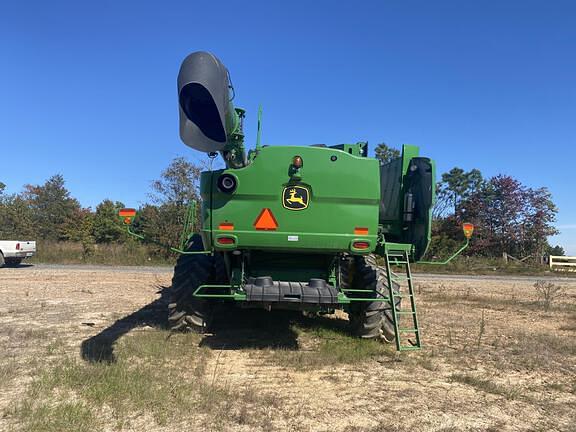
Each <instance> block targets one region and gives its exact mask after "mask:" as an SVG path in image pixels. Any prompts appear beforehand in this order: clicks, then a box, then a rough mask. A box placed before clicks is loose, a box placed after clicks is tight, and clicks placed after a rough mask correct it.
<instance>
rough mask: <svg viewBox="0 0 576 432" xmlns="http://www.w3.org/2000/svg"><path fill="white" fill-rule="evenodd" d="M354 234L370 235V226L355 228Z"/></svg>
mask: <svg viewBox="0 0 576 432" xmlns="http://www.w3.org/2000/svg"><path fill="white" fill-rule="evenodd" d="M354 234H356V235H368V228H360V227H356V228H354Z"/></svg>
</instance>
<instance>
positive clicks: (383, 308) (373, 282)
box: [344, 255, 401, 343]
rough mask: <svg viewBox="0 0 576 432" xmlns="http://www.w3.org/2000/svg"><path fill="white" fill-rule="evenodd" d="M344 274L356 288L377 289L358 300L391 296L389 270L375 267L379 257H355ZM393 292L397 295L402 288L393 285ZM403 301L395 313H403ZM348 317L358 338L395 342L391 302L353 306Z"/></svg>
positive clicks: (361, 303)
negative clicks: (399, 311)
mask: <svg viewBox="0 0 576 432" xmlns="http://www.w3.org/2000/svg"><path fill="white" fill-rule="evenodd" d="M344 267H345V266H344ZM345 273H347V274H348V281H349V283H350V284H351V286H353V287H354V288H357V289H371V290H374V293H373V294H368V293H366V294H364V293H357V294H355V295H357V296H358V297H367V298H376V297H382V296H384V297H388V295H389V291H388V279H387V277H386V271H385V270H384V269H383V268H381V267H379V266H378V265H377V264H376V258H375V257H374V256H373V255H369V256H366V257H363V256H355V257H353V258H352V259H351V260H350V262H349V267H348V268H347V270H346V271H345ZM393 289H394V292H396V293H397V292H398V290H399V285H398V284H396V283H394V286H393ZM400 302H401V299H400V298H398V299H397V300H396V310H400ZM348 317H349V320H350V328H351V330H352V333H354V334H355V335H356V336H359V337H361V338H365V339H375V338H379V339H381V340H383V341H384V342H387V343H392V342H394V340H395V339H396V335H395V333H394V322H393V319H392V309H391V307H390V304H389V303H388V302H355V303H352V304H351V305H350V309H349V311H348Z"/></svg>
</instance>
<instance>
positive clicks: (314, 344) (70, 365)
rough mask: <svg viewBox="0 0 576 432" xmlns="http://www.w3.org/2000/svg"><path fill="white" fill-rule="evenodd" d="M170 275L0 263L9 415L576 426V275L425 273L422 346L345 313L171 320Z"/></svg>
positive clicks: (448, 427)
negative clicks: (350, 327) (547, 285)
mask: <svg viewBox="0 0 576 432" xmlns="http://www.w3.org/2000/svg"><path fill="white" fill-rule="evenodd" d="M170 278H171V274H170V269H156V270H155V269H146V270H145V271H137V270H134V271H132V270H123V271H117V270H114V269H110V268H92V269H77V268H74V267H73V266H70V267H53V268H51V267H44V268H42V267H33V266H31V267H21V268H16V269H8V268H6V269H0V298H2V302H1V303H0V353H1V354H0V430H1V431H19V430H26V431H82V430H104V431H115V430H125V431H141V430H146V431H174V430H190V431H195V430H222V431H228V430H230V431H252V430H257V431H272V430H277V431H330V432H337V431H346V432H360V431H366V432H376V431H461V430H470V431H516V430H523V431H537V430H542V431H576V340H575V331H576V279H572V280H561V281H558V280H554V281H552V282H551V283H552V284H554V286H560V287H562V288H561V289H560V291H559V292H558V293H557V295H558V298H552V300H551V303H550V304H549V306H548V307H547V308H546V307H545V304H544V302H543V299H542V297H539V296H538V292H537V290H536V289H535V287H534V280H531V279H513V280H504V279H498V280H493V279H487V280H486V279H485V280H483V279H475V278H470V277H462V278H461V279H453V278H451V279H439V278H433V279H429V280H427V279H421V280H418V277H417V275H416V279H417V280H418V282H417V289H416V292H417V302H418V311H419V317H420V323H421V328H422V337H423V343H424V344H425V347H424V349H423V350H421V351H418V352H410V353H401V354H397V353H395V352H394V350H393V349H392V348H391V347H381V346H380V344H378V346H377V347H376V346H375V345H374V344H372V343H371V341H358V340H356V339H353V338H351V337H350V336H348V335H347V334H346V330H345V324H346V323H345V319H346V316H345V314H338V315H337V316H335V317H334V316H333V317H327V318H321V319H319V320H318V321H317V324H310V322H309V321H306V322H299V321H298V320H296V321H294V320H293V319H292V318H286V316H284V315H283V314H274V313H267V312H259V313H257V314H256V315H255V316H256V318H254V317H249V316H248V318H247V315H246V313H231V314H230V313H226V314H224V316H219V319H218V323H219V324H218V325H217V327H216V331H215V333H214V334H213V335H174V336H171V335H170V333H169V332H167V331H166V330H165V328H164V325H165V323H164V315H165V306H166V300H165V298H166V295H165V294H166V292H167V290H168V288H169V286H170ZM326 347H327V348H326ZM350 347H351V348H350ZM363 356H364V358H363ZM103 383H106V386H104V385H103Z"/></svg>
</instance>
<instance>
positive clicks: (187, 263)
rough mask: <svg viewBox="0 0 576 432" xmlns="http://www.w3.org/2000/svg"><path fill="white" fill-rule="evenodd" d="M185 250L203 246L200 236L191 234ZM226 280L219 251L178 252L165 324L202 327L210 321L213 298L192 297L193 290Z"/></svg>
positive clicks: (178, 327)
mask: <svg viewBox="0 0 576 432" xmlns="http://www.w3.org/2000/svg"><path fill="white" fill-rule="evenodd" d="M185 250H186V251H201V250H204V246H203V244H202V238H201V237H200V235H198V234H194V235H193V236H192V237H191V238H190V240H189V242H188V244H187V245H186V248H185ZM226 280H227V276H226V270H225V267H224V259H223V257H222V254H218V253H215V254H214V255H213V256H211V255H180V257H179V258H178V260H177V261H176V266H175V267H174V276H173V277H172V289H171V291H170V303H169V305H168V325H169V327H170V329H171V330H179V331H190V330H192V331H197V332H203V331H205V330H206V329H207V328H208V327H209V326H210V324H211V322H212V315H213V311H214V302H213V301H210V300H205V299H200V298H197V297H193V295H192V294H193V293H194V291H196V289H197V288H198V287H199V286H200V285H204V284H220V283H225V281H226Z"/></svg>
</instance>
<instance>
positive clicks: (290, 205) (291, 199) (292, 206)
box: [284, 186, 308, 210]
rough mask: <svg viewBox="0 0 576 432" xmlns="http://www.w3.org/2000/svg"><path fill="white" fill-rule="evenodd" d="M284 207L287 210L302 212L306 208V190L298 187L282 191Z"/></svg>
mask: <svg viewBox="0 0 576 432" xmlns="http://www.w3.org/2000/svg"><path fill="white" fill-rule="evenodd" d="M284 207H285V208H287V209H289V210H302V209H305V208H306V207H308V190H307V189H305V188H303V187H300V186H298V187H288V188H286V189H284Z"/></svg>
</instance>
